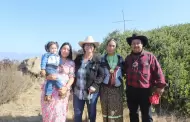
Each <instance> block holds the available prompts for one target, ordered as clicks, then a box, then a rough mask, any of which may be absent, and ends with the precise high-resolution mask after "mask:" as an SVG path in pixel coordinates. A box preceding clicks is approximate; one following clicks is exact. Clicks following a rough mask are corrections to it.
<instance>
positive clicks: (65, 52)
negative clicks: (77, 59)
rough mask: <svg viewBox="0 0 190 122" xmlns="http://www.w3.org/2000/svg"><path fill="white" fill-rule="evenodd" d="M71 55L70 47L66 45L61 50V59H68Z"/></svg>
mask: <svg viewBox="0 0 190 122" xmlns="http://www.w3.org/2000/svg"><path fill="white" fill-rule="evenodd" d="M69 53H70V47H69V45H64V46H63V47H62V48H61V57H62V58H67V57H68V56H69Z"/></svg>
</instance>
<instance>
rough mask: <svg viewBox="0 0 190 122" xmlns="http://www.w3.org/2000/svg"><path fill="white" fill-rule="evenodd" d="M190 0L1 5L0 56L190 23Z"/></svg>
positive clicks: (20, 0)
mask: <svg viewBox="0 0 190 122" xmlns="http://www.w3.org/2000/svg"><path fill="white" fill-rule="evenodd" d="M189 5H190V0H0V52H16V53H44V52H45V49H44V45H45V44H46V43H47V42H48V41H57V42H58V43H59V45H62V43H64V42H70V43H71V45H72V47H73V49H75V50H78V49H80V47H79V46H78V42H79V41H83V40H84V39H85V38H86V36H89V35H91V36H93V38H94V39H95V40H96V41H99V42H102V41H103V39H104V38H105V37H106V36H107V35H108V33H110V32H112V31H114V30H116V29H117V30H120V31H121V32H123V30H124V26H123V23H122V22H121V23H114V22H116V21H121V20H122V19H123V18H122V10H123V12H124V16H125V19H126V20H132V21H127V22H126V23H125V24H126V25H125V28H126V29H129V30H132V29H137V30H150V29H153V28H158V27H161V26H165V25H173V24H179V23H188V22H190V13H189V11H190V7H189Z"/></svg>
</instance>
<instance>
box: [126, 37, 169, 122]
mask: <svg viewBox="0 0 190 122" xmlns="http://www.w3.org/2000/svg"><path fill="white" fill-rule="evenodd" d="M126 41H127V42H128V44H129V45H130V46H131V49H132V52H131V54H129V55H128V56H127V57H126V59H125V73H126V87H127V90H126V96H127V104H128V108H129V112H130V113H129V115H130V121H131V122H139V116H138V107H140V110H141V115H142V122H153V119H152V114H151V103H150V100H149V97H150V96H151V88H153V87H155V88H156V90H155V92H156V93H158V94H160V95H161V94H162V93H163V91H164V87H165V86H166V82H165V78H164V75H163V72H162V69H161V66H160V64H159V62H158V60H157V58H156V57H155V56H154V55H153V54H152V53H150V52H147V51H145V50H144V49H143V47H144V46H146V45H147V44H148V38H147V37H146V36H142V35H136V34H133V35H132V37H129V38H127V39H126Z"/></svg>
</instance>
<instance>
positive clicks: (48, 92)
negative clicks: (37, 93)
mask: <svg viewBox="0 0 190 122" xmlns="http://www.w3.org/2000/svg"><path fill="white" fill-rule="evenodd" d="M46 73H47V75H49V74H57V69H56V67H53V66H51V67H46ZM53 86H55V87H56V88H58V89H60V88H62V86H63V85H62V83H61V79H60V78H59V77H58V78H57V80H47V83H46V87H45V95H51V94H52V92H53Z"/></svg>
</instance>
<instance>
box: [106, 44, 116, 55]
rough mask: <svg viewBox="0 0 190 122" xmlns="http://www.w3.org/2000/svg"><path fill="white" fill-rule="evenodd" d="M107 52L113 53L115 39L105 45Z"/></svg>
mask: <svg viewBox="0 0 190 122" xmlns="http://www.w3.org/2000/svg"><path fill="white" fill-rule="evenodd" d="M106 50H107V53H108V54H114V53H115V50H116V43H115V41H110V42H109V43H108V45H107V47H106Z"/></svg>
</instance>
